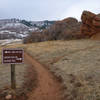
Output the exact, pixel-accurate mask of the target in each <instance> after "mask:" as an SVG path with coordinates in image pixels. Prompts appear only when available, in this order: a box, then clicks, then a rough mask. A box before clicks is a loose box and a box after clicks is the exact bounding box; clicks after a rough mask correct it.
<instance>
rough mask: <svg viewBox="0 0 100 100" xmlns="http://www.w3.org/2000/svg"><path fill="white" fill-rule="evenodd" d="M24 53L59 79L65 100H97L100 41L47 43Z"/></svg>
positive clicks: (36, 44) (38, 44)
mask: <svg viewBox="0 0 100 100" xmlns="http://www.w3.org/2000/svg"><path fill="white" fill-rule="evenodd" d="M26 50H27V51H28V52H29V53H30V54H31V55H32V56H33V57H35V58H36V59H38V60H39V61H40V62H42V63H44V64H49V65H50V70H51V71H52V72H54V73H55V75H56V76H57V77H61V78H62V80H63V84H64V86H65V94H64V97H65V98H67V100H99V99H100V41H92V40H71V41H49V42H42V43H35V44H28V45H27V48H26Z"/></svg>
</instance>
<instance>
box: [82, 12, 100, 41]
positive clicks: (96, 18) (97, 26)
mask: <svg viewBox="0 0 100 100" xmlns="http://www.w3.org/2000/svg"><path fill="white" fill-rule="evenodd" d="M81 19H82V25H81V33H82V34H84V35H86V36H88V37H92V39H96V38H97V39H100V35H98V34H100V14H98V15H96V14H94V13H92V12H89V11H83V14H82V16H81Z"/></svg>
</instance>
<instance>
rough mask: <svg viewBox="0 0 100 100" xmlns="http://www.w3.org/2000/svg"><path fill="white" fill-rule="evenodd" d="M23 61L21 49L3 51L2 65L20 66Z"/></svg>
mask: <svg viewBox="0 0 100 100" xmlns="http://www.w3.org/2000/svg"><path fill="white" fill-rule="evenodd" d="M23 60H24V51H23V49H3V50H2V63H3V64H22V63H23Z"/></svg>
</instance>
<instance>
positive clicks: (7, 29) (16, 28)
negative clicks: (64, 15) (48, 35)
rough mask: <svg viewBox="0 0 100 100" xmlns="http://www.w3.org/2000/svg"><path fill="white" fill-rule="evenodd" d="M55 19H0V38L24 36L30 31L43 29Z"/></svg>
mask: <svg viewBox="0 0 100 100" xmlns="http://www.w3.org/2000/svg"><path fill="white" fill-rule="evenodd" d="M54 23H55V21H47V20H46V21H26V20H19V19H15V18H13V19H2V20H0V39H12V38H20V39H22V38H24V37H26V36H27V35H28V34H29V33H30V32H34V31H42V30H43V29H46V28H48V27H49V26H51V25H52V24H54Z"/></svg>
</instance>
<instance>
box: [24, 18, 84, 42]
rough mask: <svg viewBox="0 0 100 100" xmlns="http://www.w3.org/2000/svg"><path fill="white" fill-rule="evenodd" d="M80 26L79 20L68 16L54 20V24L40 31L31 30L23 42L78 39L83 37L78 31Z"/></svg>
mask: <svg viewBox="0 0 100 100" xmlns="http://www.w3.org/2000/svg"><path fill="white" fill-rule="evenodd" d="M80 26H81V22H78V20H77V19H75V18H72V17H69V18H66V19H64V20H61V21H57V22H55V24H53V25H52V26H51V27H49V28H47V29H45V30H43V31H42V32H33V33H32V34H30V36H28V37H27V38H25V40H24V43H30V42H41V41H48V40H69V39H80V38H83V35H82V34H81V32H80Z"/></svg>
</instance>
